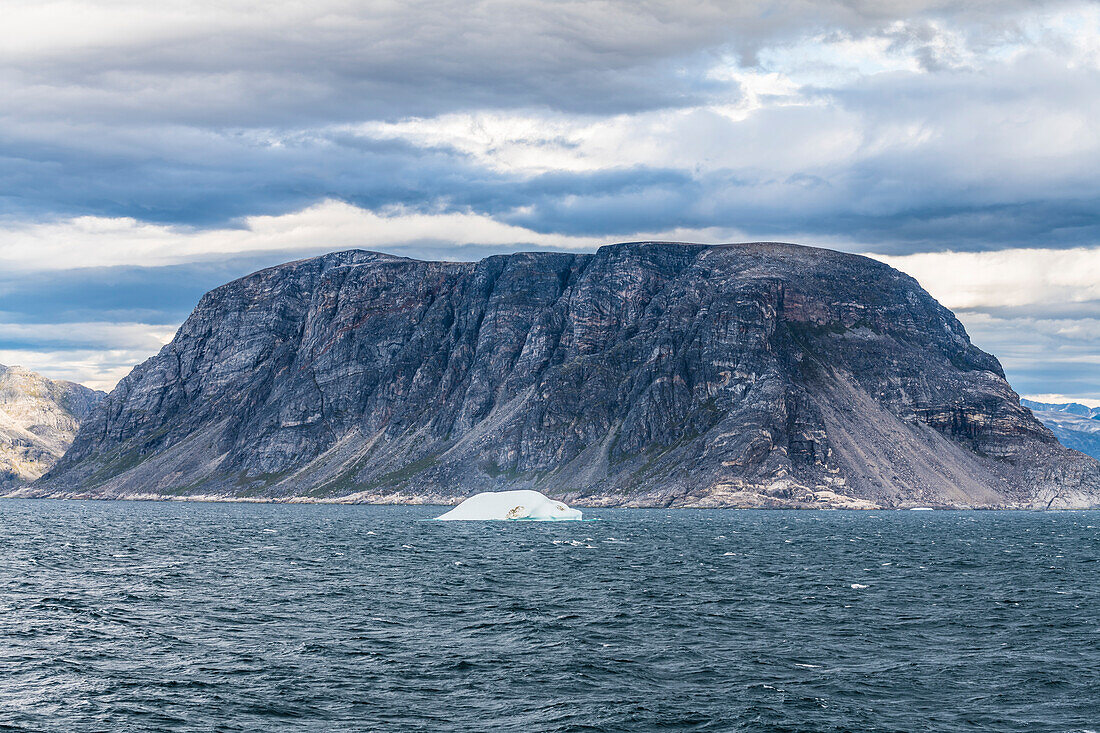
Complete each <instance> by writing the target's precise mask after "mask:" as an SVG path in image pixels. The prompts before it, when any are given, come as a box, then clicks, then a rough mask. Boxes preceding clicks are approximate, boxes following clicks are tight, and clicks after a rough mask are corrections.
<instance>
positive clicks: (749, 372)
mask: <svg viewBox="0 0 1100 733" xmlns="http://www.w3.org/2000/svg"><path fill="white" fill-rule="evenodd" d="M523 488H530V489H537V490H539V491H542V492H543V493H548V494H552V495H553V496H555V497H557V498H561V499H564V500H566V501H567V502H570V503H575V504H577V505H581V506H584V505H588V506H592V505H628V506H700V507H714V506H746V507H852V508H873V507H906V506H914V505H924V506H944V507H948V506H956V507H959V506H981V507H1030V508H1045V507H1083V506H1098V505H1100V463H1098V462H1097V461H1096V460H1094V459H1092V458H1089V457H1087V456H1084V455H1081V454H1080V453H1078V452H1076V451H1071V450H1067V449H1066V448H1064V447H1063V446H1062V445H1060V444H1059V443H1058V442H1057V440H1056V439H1055V437H1054V435H1053V434H1052V433H1051V432H1050V430H1048V429H1047V428H1046V427H1044V426H1043V424H1042V423H1040V422H1039V421H1038V420H1037V419H1036V418H1035V417H1034V416H1033V415H1032V413H1031V412H1030V411H1029V410H1027V409H1025V408H1023V407H1022V406H1021V405H1020V401H1019V398H1018V396H1017V395H1016V393H1015V392H1014V391H1013V390H1012V388H1011V387H1010V386H1009V384H1008V382H1007V381H1006V380H1005V377H1004V372H1003V370H1002V369H1001V365H1000V364H999V363H998V361H997V359H996V358H994V357H993V356H991V355H990V354H987V353H985V352H983V351H981V350H980V349H978V348H976V347H975V346H974V345H973V344H972V343H971V342H970V339H969V337H968V336H967V334H966V331H965V330H964V328H963V326H962V324H960V323H959V321H958V320H957V319H956V318H955V316H954V315H953V314H952V313H951V312H950V311H949V310H947V309H946V308H944V307H943V306H941V305H940V304H939V303H937V302H936V301H935V300H934V299H933V298H932V297H931V296H930V295H929V294H928V293H927V292H925V291H924V290H923V289H922V288H921V287H920V285H919V284H918V283H917V282H916V281H915V280H913V278H911V277H909V276H907V275H905V274H903V273H901V272H898V271H897V270H894V269H892V268H890V267H888V266H887V265H885V264H882V263H880V262H876V261H874V260H871V259H868V258H865V257H858V256H855V255H850V254H844V253H840V252H834V251H830V250H824V249H817V248H812V247H801V246H797V245H790V244H778V243H770V242H758V243H749V244H737V245H721V246H705V245H696V244H676V243H667V242H642V243H627V244H619V245H611V246H607V247H602V248H600V249H599V250H598V251H597V252H596V253H594V254H577V253H564V252H562V253H553V252H541V253H520V254H513V255H507V256H499V257H490V258H488V259H485V260H482V261H480V262H422V261H418V260H411V259H406V258H402V257H394V256H391V255H386V254H379V253H374V252H364V251H349V252H337V253H333V254H330V255H326V256H323V257H318V258H314V259H309V260H302V261H299V262H292V263H288V264H286V265H282V266H279V267H273V268H269V269H267V270H263V271H261V272H257V273H255V274H253V275H249V276H248V277H245V278H242V279H240V280H236V281H234V282H232V283H229V284H227V285H224V286H222V287H220V288H217V289H215V290H213V291H211V292H210V293H207V294H206V295H205V296H204V297H203V298H202V299H201V301H200V302H199V304H198V306H197V307H196V308H195V310H194V312H193V313H192V314H191V316H190V317H189V318H188V319H187V321H186V322H185V323H184V324H183V326H182V327H181V328H180V329H179V331H178V333H177V334H176V337H175V338H174V339H173V341H172V342H171V343H170V344H168V345H167V346H165V347H164V348H163V349H162V350H161V352H160V353H159V354H157V355H156V356H154V357H153V358H151V359H149V360H148V361H146V362H145V363H144V364H141V365H140V366H138V367H137V368H135V369H134V370H133V372H131V373H130V375H129V376H127V377H126V378H125V379H123V380H122V381H121V382H120V383H119V385H118V386H117V387H116V388H115V389H114V390H113V391H112V392H111V394H110V395H109V396H108V397H107V399H106V400H104V401H103V403H102V404H101V405H100V406H99V407H98V408H97V409H96V410H95V412H94V413H93V414H92V415H91V417H89V418H88V419H87V420H86V421H85V422H84V424H83V425H82V427H81V428H80V432H79V435H78V436H77V438H76V440H75V441H74V443H73V445H72V447H71V449H70V450H69V451H68V453H66V455H65V457H64V458H63V459H62V460H61V461H60V462H59V463H58V464H57V465H56V466H55V467H54V468H53V469H51V471H50V473H49V474H48V475H47V476H46V477H44V478H43V479H41V480H39V481H38V482H36V483H35V484H33V485H32V486H30V487H27V488H26V490H25V491H24V492H22V493H24V494H25V495H28V496H58V497H62V496H87V497H142V496H145V497H165V496H177V497H178V496H192V497H210V498H265V499H278V500H302V499H314V500H340V501H373V502H440V503H447V502H453V501H455V500H457V499H459V498H461V497H463V496H468V495H469V494H471V493H474V492H477V491H483V490H499V489H523Z"/></svg>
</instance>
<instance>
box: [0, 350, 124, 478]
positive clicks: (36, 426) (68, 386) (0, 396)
mask: <svg viewBox="0 0 1100 733" xmlns="http://www.w3.org/2000/svg"><path fill="white" fill-rule="evenodd" d="M103 397H105V395H104V394H103V393H102V392H97V391H95V390H91V389H88V388H87V387H84V386H83V385H79V384H73V383H72V382H55V381H53V380H50V379H46V378H45V377H43V376H41V375H39V374H35V373H34V372H31V371H28V370H26V369H22V368H20V367H6V366H3V365H0V489H9V488H11V487H12V486H16V485H19V484H23V483H26V482H28V481H33V480H35V479H37V478H38V477H39V476H41V475H42V474H44V473H45V472H46V471H47V470H48V469H49V468H50V467H51V466H53V465H54V464H55V463H56V462H57V460H58V459H59V458H61V455H62V454H63V453H64V452H65V450H66V449H67V448H68V447H69V445H70V444H71V443H72V442H73V438H74V437H75V436H76V431H77V428H78V427H79V426H80V422H81V421H82V420H83V419H84V418H86V417H87V416H88V415H89V414H90V413H91V412H92V410H93V409H94V408H95V406H96V405H97V404H99V402H100V401H101V400H102V399H103Z"/></svg>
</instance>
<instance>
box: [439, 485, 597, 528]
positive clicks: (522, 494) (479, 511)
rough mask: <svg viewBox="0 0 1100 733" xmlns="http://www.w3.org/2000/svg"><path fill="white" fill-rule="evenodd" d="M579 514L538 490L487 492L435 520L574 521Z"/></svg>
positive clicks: (467, 500)
mask: <svg viewBox="0 0 1100 733" xmlns="http://www.w3.org/2000/svg"><path fill="white" fill-rule="evenodd" d="M580 518H581V513H580V512H579V511H578V510H576V509H570V508H569V507H567V506H566V505H565V504H562V503H561V502H560V501H554V500H553V499H549V498H547V497H545V496H543V495H542V494H540V493H539V492H537V491H529V490H521V491H486V492H484V493H482V494H474V495H473V496H471V497H470V498H469V499H466V500H465V501H464V502H462V503H461V504H459V505H458V506H456V507H455V508H454V509H452V510H451V511H449V512H447V513H446V514H444V515H443V516H441V517H437V519H443V520H462V519H466V520H478V519H526V520H534V521H550V522H552V521H562V520H570V519H573V520H577V519H580Z"/></svg>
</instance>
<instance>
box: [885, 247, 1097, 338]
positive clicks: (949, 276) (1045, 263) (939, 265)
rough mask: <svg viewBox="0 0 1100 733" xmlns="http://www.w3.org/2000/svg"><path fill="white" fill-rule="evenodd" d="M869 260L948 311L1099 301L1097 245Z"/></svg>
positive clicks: (931, 254) (948, 253) (951, 253)
mask: <svg viewBox="0 0 1100 733" xmlns="http://www.w3.org/2000/svg"><path fill="white" fill-rule="evenodd" d="M870 256H871V257H874V258H875V259H878V260H881V261H883V262H885V263H886V264H888V265H890V266H892V267H896V268H897V269H899V270H901V271H902V272H905V273H907V274H909V275H912V276H913V277H915V278H916V279H917V281H918V282H920V284H921V285H922V286H924V288H925V289H926V290H927V291H928V292H929V293H931V294H932V295H933V296H934V297H935V298H936V299H937V300H939V301H940V302H941V303H943V304H944V305H946V306H947V307H948V308H953V309H955V308H961V309H983V308H996V307H1016V306H1034V305H1055V304H1071V303H1087V302H1091V301H1100V247H1078V248H1074V249H1064V250H1054V249H1008V250H1001V251H998V252H927V253H922V254H913V255H905V256H900V257H887V256H883V255H870ZM1067 327H1068V326H1067ZM1097 336H1100V334H1097Z"/></svg>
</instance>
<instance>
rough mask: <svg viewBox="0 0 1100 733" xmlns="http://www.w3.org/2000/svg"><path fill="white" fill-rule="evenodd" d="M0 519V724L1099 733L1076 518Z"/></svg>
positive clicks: (194, 513)
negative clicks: (542, 520) (552, 520)
mask: <svg viewBox="0 0 1100 733" xmlns="http://www.w3.org/2000/svg"><path fill="white" fill-rule="evenodd" d="M439 511H440V510H438V509H433V508H429V507H369V506H286V505H239V504H227V505H217V504H194V503H140V502H54V501H39V502H35V501H16V500H4V501H0V730H9V729H12V730H43V731H283V730H285V731H338V730H354V731H522V732H523V733H532V732H535V731H649V730H681V731H1059V732H1065V731H1088V730H1098V729H1100V512H1065V513H1024V512H778V511H776V512H766V511H755V512H754V511H696V510H671V511H670V510H588V511H587V512H586V517H592V518H595V519H597V521H585V522H580V523H575V522H571V523H555V524H550V523H527V522H525V523H509V524H504V523H442V522H428V521H423V520H425V519H427V518H430V517H432V516H435V515H436V514H438V513H439Z"/></svg>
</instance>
